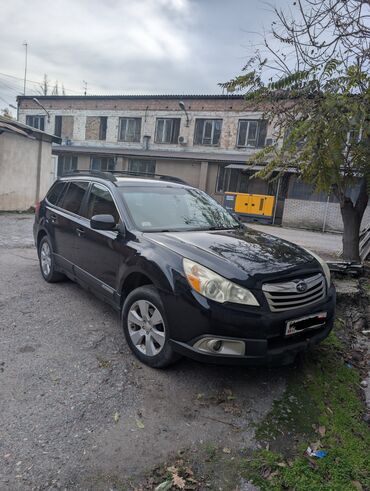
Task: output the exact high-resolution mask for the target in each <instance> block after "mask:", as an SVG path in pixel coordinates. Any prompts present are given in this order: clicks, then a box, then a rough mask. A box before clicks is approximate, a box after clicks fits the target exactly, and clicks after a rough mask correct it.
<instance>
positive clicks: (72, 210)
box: [46, 181, 89, 274]
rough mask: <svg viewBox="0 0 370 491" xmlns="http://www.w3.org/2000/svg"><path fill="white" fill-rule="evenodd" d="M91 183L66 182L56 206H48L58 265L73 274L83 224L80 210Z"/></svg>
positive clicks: (47, 212)
mask: <svg viewBox="0 0 370 491" xmlns="http://www.w3.org/2000/svg"><path fill="white" fill-rule="evenodd" d="M88 186H89V183H88V182H87V181H71V182H66V183H65V187H64V188H63V189H62V191H61V194H60V196H59V197H58V199H57V201H56V204H55V205H54V206H49V205H47V210H46V219H47V224H48V230H49V231H50V236H51V241H52V247H53V251H54V257H55V261H56V263H57V264H58V265H59V266H61V267H62V268H63V269H64V270H65V271H67V272H69V273H71V274H72V273H73V264H74V261H75V254H76V251H75V246H76V243H75V242H76V234H77V231H78V227H79V226H80V223H81V216H80V215H79V213H80V209H81V207H82V204H83V202H84V198H85V194H86V191H87V189H88Z"/></svg>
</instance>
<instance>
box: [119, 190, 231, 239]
mask: <svg viewBox="0 0 370 491" xmlns="http://www.w3.org/2000/svg"><path fill="white" fill-rule="evenodd" d="M120 191H121V194H122V196H123V199H124V201H125V202H126V205H127V208H128V211H129V213H130V215H131V218H132V220H133V221H134V222H135V225H136V226H137V228H138V229H139V230H141V231H144V232H158V231H168V232H173V231H185V230H226V229H231V228H237V227H239V226H240V224H239V222H238V221H237V220H235V219H234V218H233V217H232V216H231V215H230V213H229V212H227V211H226V210H225V208H223V207H222V206H221V205H220V204H219V203H217V201H215V200H213V199H212V198H211V197H210V196H208V195H207V194H206V193H203V192H202V191H200V190H198V189H191V188H181V187H170V186H169V187H162V186H158V187H157V186H153V187H147V186H145V187H132V188H129V187H126V188H120Z"/></svg>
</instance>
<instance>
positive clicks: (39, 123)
mask: <svg viewBox="0 0 370 491" xmlns="http://www.w3.org/2000/svg"><path fill="white" fill-rule="evenodd" d="M26 124H28V126H32V127H33V128H37V129H38V130H41V131H44V129H45V116H26Z"/></svg>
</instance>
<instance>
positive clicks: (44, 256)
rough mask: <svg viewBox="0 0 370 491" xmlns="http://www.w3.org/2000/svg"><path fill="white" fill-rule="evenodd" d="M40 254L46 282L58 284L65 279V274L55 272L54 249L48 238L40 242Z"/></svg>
mask: <svg viewBox="0 0 370 491" xmlns="http://www.w3.org/2000/svg"><path fill="white" fill-rule="evenodd" d="M38 254H39V263H40V270H41V274H42V277H43V278H44V280H45V281H47V282H48V283H56V282H58V281H62V280H64V279H65V276H64V274H62V273H59V271H56V270H55V261H54V256H53V249H52V247H51V244H50V240H49V239H48V237H47V236H45V237H43V238H42V239H41V240H40V244H39V249H38Z"/></svg>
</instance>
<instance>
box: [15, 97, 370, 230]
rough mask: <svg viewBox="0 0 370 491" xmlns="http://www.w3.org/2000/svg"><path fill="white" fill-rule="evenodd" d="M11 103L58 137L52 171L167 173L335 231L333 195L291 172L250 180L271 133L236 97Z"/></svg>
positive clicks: (279, 217) (22, 116)
mask: <svg viewBox="0 0 370 491" xmlns="http://www.w3.org/2000/svg"><path fill="white" fill-rule="evenodd" d="M18 108H19V111H18V112H19V120H20V121H21V122H23V123H25V124H28V125H31V126H34V127H36V128H38V129H40V130H42V131H46V132H48V133H53V134H55V135H57V136H59V137H60V138H61V139H62V144H61V145H54V146H53V153H54V154H55V155H56V156H57V158H58V164H57V169H56V173H57V174H58V175H62V174H63V173H65V172H68V171H72V170H74V169H81V170H87V169H91V170H102V171H105V170H125V171H130V172H142V173H147V174H149V175H150V174H154V173H156V174H164V175H172V176H176V177H179V178H181V179H183V180H184V181H186V182H188V183H189V184H191V185H194V186H196V187H199V188H200V189H203V190H205V191H206V192H207V193H208V194H210V195H211V196H213V197H214V198H215V199H216V200H218V201H219V202H223V201H224V198H225V192H240V193H248V194H258V195H270V196H274V197H275V203H276V204H275V206H274V213H273V221H274V223H281V222H283V223H285V224H287V225H290V226H299V227H301V226H306V227H308V228H316V229H327V230H341V226H342V225H341V218H340V210H339V205H338V203H336V202H335V199H334V198H333V197H327V196H324V197H322V196H321V195H317V193H314V192H313V191H312V189H310V188H309V187H307V186H303V183H301V182H300V181H299V180H297V179H296V176H295V174H294V173H293V172H292V173H288V174H286V175H285V176H283V178H281V179H279V180H278V179H277V180H273V181H272V182H267V181H264V180H261V179H257V178H253V179H250V177H251V176H252V175H253V174H254V172H255V171H256V170H257V167H256V166H253V165H251V164H253V155H254V154H255V153H256V152H257V151H258V150H259V149H261V148H263V147H264V146H265V145H266V144H270V143H271V142H272V141H273V140H274V131H273V127H272V125H271V124H269V122H268V121H266V120H265V119H264V118H263V110H260V111H256V110H255V108H254V107H253V106H252V105H251V104H250V105H248V104H247V102H246V101H245V100H244V98H243V97H242V96H238V95H226V96H223V95H210V96H195V95H171V96H42V97H41V96H40V97H38V99H34V98H33V97H32V96H20V97H18ZM247 164H249V165H247ZM302 186H303V188H302ZM323 203H324V205H323ZM297 210H299V211H297ZM306 211H307V212H306ZM368 211H369V210H368ZM367 213H368V212H367ZM368 216H369V217H370V213H368ZM312 217H316V219H315V220H313V219H312ZM367 219H368V218H367Z"/></svg>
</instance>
